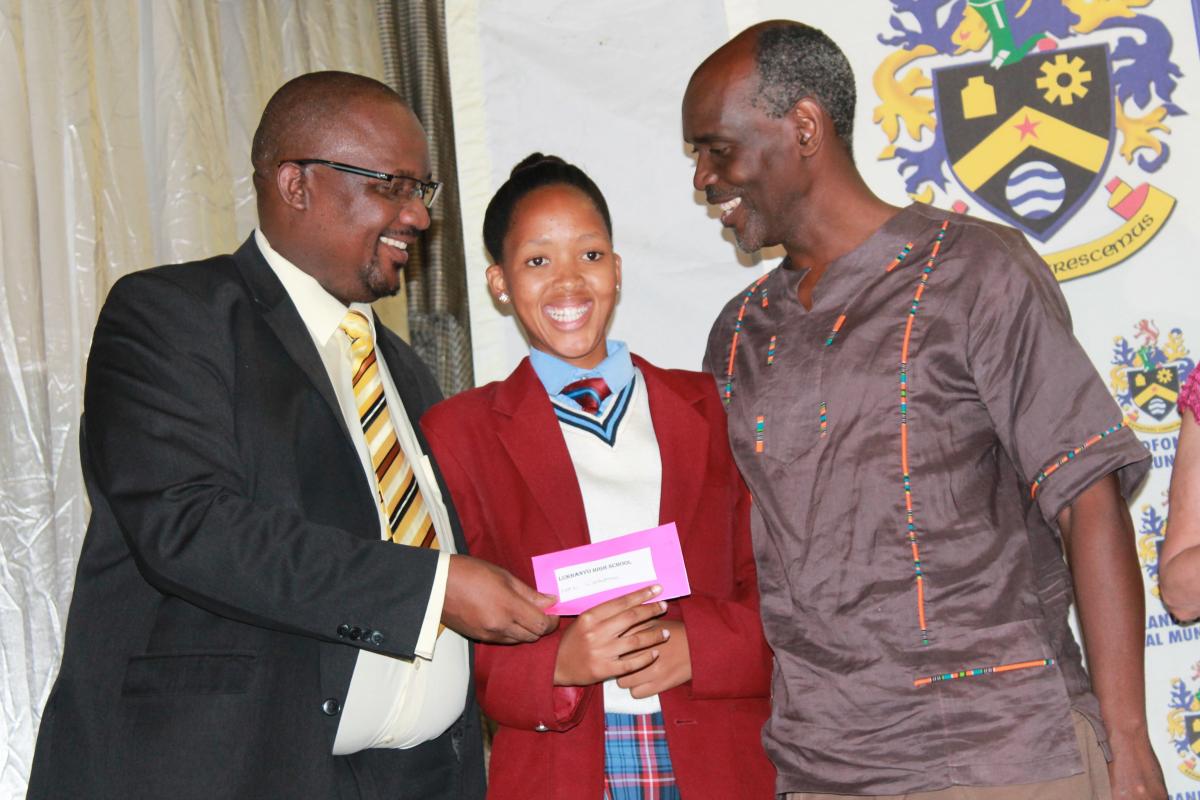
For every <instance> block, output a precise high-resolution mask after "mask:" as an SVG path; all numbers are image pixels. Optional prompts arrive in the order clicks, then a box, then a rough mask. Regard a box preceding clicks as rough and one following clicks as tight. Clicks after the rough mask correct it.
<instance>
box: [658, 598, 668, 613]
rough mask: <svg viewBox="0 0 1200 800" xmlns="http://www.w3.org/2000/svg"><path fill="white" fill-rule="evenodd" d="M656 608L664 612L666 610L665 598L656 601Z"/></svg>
mask: <svg viewBox="0 0 1200 800" xmlns="http://www.w3.org/2000/svg"><path fill="white" fill-rule="evenodd" d="M658 610H659V611H662V612H666V610H667V601H666V600H659V601H658Z"/></svg>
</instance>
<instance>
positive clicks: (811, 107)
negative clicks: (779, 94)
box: [788, 97, 831, 157]
mask: <svg viewBox="0 0 1200 800" xmlns="http://www.w3.org/2000/svg"><path fill="white" fill-rule="evenodd" d="M788 119H789V120H790V121H791V127H792V134H793V135H794V136H795V138H796V146H797V147H798V148H799V151H800V155H801V156H805V157H808V156H811V155H813V154H815V153H816V152H817V151H818V150H820V149H821V143H822V142H823V141H824V139H825V136H826V135H827V134H828V132H829V126H830V122H831V121H830V119H829V114H827V113H825V109H824V108H822V107H821V104H820V103H818V102H817V101H816V100H815V99H814V98H812V97H801V98H800V99H799V100H797V101H796V104H795V105H793V106H792V107H791V109H790V110H789V111H788Z"/></svg>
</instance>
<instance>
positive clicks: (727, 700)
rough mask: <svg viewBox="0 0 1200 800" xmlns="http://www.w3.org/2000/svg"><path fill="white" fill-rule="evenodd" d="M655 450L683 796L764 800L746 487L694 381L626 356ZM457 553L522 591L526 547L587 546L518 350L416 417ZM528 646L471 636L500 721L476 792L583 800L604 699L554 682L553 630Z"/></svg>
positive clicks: (532, 550)
mask: <svg viewBox="0 0 1200 800" xmlns="http://www.w3.org/2000/svg"><path fill="white" fill-rule="evenodd" d="M634 363H635V364H636V366H637V367H638V368H640V369H641V372H642V375H643V377H644V378H645V387H646V390H647V392H648V394H649V398H650V414H651V417H652V418H653V420H654V430H655V435H656V436H657V438H658V445H659V451H660V453H661V457H662V500H661V503H660V511H659V519H660V522H662V523H667V522H671V521H674V522H675V523H676V525H677V526H678V529H679V536H680V541H681V544H682V547H683V556H684V560H685V561H686V563H687V569H688V577H689V579H690V581H691V586H692V594H691V595H690V596H688V597H685V598H682V599H680V600H672V601H670V603H669V604H668V611H667V616H668V617H674V618H676V619H682V620H683V622H684V625H685V626H686V629H687V635H688V648H689V650H690V653H691V659H692V680H691V681H689V682H688V683H685V684H683V685H682V686H678V687H676V688H674V689H671V690H670V691H667V692H664V693H663V694H662V695H660V700H661V702H662V709H663V718H664V720H665V723H666V731H667V741H668V743H669V746H670V749H671V759H672V761H673V763H674V767H675V775H676V780H677V781H678V783H679V789H680V792H681V794H682V796H683V797H684V798H705V797H721V798H773V797H774V796H775V795H774V791H775V790H774V783H775V770H774V768H773V767H772V766H771V764H770V762H769V761H768V760H767V757H766V754H765V753H764V751H763V748H762V744H761V741H760V730H761V728H762V726H763V723H764V722H766V719H767V716H768V715H769V713H770V700H769V693H770V673H771V653H770V650H769V649H768V648H767V644H766V641H765V640H764V638H763V633H762V624H761V622H760V621H759V616H758V590H757V587H756V585H755V572H754V555H753V552H752V551H751V546H750V529H749V509H750V496H749V493H748V491H747V490H746V487H745V484H744V483H743V482H742V479H741V477H740V476H739V475H738V472H737V468H736V467H735V466H734V464H733V459H732V458H731V456H730V453H729V445H728V440H727V438H726V432H725V411H724V409H723V408H722V407H721V402H720V399H719V398H718V396H717V391H716V387H715V385H714V383H713V379H712V377H711V376H709V375H705V374H702V373H698V372H685V371H682V370H662V369H659V368H657V367H655V366H653V365H651V364H649V363H647V362H646V361H644V360H642V359H640V358H638V357H637V356H634ZM421 426H422V428H423V429H424V431H425V435H426V437H427V438H428V440H429V445H430V447H431V449H432V450H433V453H434V456H435V458H436V460H437V463H438V466H439V468H440V469H441V472H442V474H443V476H444V477H445V480H446V484H447V485H448V487H449V489H450V493H451V495H452V496H453V499H454V504H455V507H456V508H457V510H458V514H459V517H460V518H461V520H462V525H463V529H464V531H465V532H466V536H467V540H468V544H469V547H470V551H471V554H472V555H475V556H478V557H480V558H483V559H486V560H488V561H491V562H493V563H495V564H499V565H500V566H502V567H504V568H505V569H507V570H509V571H510V572H512V573H513V574H514V575H515V576H516V577H518V578H520V579H521V580H523V581H525V582H526V583H528V584H529V585H531V586H532V585H533V569H532V566H531V564H530V557H531V556H534V555H538V554H540V553H547V552H550V551H553V550H561V549H563V548H566V547H574V546H576V545H581V544H586V543H587V542H588V541H589V539H588V528H587V519H586V515H585V512H584V508H583V497H582V495H581V494H580V491H579V483H578V480H577V478H576V477H575V470H574V467H573V466H572V464H571V459H570V456H569V454H568V452H567V446H566V443H565V442H564V441H563V437H562V433H561V431H560V429H559V424H558V420H557V419H556V417H555V416H554V411H553V409H552V407H551V404H550V400H549V398H548V397H547V396H546V390H545V388H544V387H543V386H542V384H541V382H540V381H539V380H538V377H537V375H536V373H535V372H534V370H533V367H532V366H530V363H529V359H525V360H524V361H522V362H521V364H520V365H519V366H518V367H517V369H516V370H515V371H514V372H513V373H512V375H510V376H509V377H508V378H507V379H505V380H504V381H501V382H498V383H490V384H488V385H487V386H482V387H480V388H478V389H473V390H471V391H469V392H464V393H462V394H460V395H457V396H455V397H453V398H451V399H449V400H446V401H444V402H442V403H440V404H438V405H437V406H435V407H434V408H432V409H431V410H430V411H429V412H428V413H427V414H426V415H425V417H424V418H423V419H422V420H421ZM570 623H571V619H568V618H564V619H563V620H562V625H560V627H559V630H558V631H556V632H555V633H553V634H550V635H549V636H545V637H543V638H542V639H540V640H539V641H537V642H534V643H532V644H521V645H515V646H504V645H479V646H477V647H476V650H475V653H476V656H475V679H476V686H477V691H478V695H479V703H480V705H481V706H482V707H483V710H484V712H485V713H486V714H487V715H488V717H490V718H491V719H492V720H494V721H495V722H497V723H498V724H499V726H500V728H499V731H498V733H497V734H496V738H495V740H494V742H493V745H492V757H491V768H490V777H489V784H490V785H489V791H488V796H489V797H493V798H513V799H514V800H518V799H519V800H529V799H530V798H563V800H578V799H579V798H589V799H591V798H594V799H595V800H598V799H599V798H600V797H601V796H602V795H603V792H604V693H603V692H602V691H601V687H600V685H598V684H597V685H595V686H589V687H586V688H584V689H583V690H578V689H575V690H571V689H563V688H558V689H555V688H554V686H553V679H554V661H555V656H556V654H557V652H558V643H559V639H560V637H561V631H562V630H563V628H564V627H565V626H567V625H569V624H570Z"/></svg>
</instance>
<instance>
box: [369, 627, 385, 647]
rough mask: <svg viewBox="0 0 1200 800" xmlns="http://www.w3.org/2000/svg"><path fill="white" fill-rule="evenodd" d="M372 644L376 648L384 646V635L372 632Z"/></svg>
mask: <svg viewBox="0 0 1200 800" xmlns="http://www.w3.org/2000/svg"><path fill="white" fill-rule="evenodd" d="M371 644H373V645H375V646H376V647H378V646H379V645H381V644H383V634H382V633H380V632H379V631H371Z"/></svg>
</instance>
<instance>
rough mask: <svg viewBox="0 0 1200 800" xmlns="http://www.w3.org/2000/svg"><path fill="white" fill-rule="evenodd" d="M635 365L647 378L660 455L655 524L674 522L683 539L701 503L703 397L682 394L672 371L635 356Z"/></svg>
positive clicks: (704, 447) (705, 436) (705, 434)
mask: <svg viewBox="0 0 1200 800" xmlns="http://www.w3.org/2000/svg"><path fill="white" fill-rule="evenodd" d="M634 364H635V365H636V366H637V367H638V369H640V370H641V372H642V377H643V378H644V379H645V383H646V393H647V395H648V396H649V398H650V417H651V418H652V419H653V420H654V436H655V438H656V439H657V440H658V452H659V457H660V459H661V460H662V499H661V501H660V502H659V523H660V524H663V525H665V524H666V523H668V522H675V523H676V524H677V526H678V528H679V538H680V539H681V540H682V539H684V538H686V535H687V531H688V529H689V528H690V527H691V526H690V525H688V524H687V523H688V522H689V521H690V520H691V518H692V515H693V514H694V513H695V510H696V509H697V508H698V507H699V506H700V493H701V492H702V491H703V489H704V476H705V475H706V474H707V472H708V439H709V435H710V434H709V430H708V421H707V420H705V419H704V416H703V415H701V414H700V412H699V411H697V410H696V405H698V404H699V403H700V401H702V400H703V398H702V397H696V396H692V395H690V394H688V393H686V389H684V385H683V384H677V383H676V382H675V381H673V380H671V378H670V373H667V372H665V371H664V370H660V369H659V368H657V367H655V366H654V365H652V364H650V363H648V362H646V361H644V360H643V359H641V358H639V357H637V356H634ZM681 389H683V391H684V393H681Z"/></svg>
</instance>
